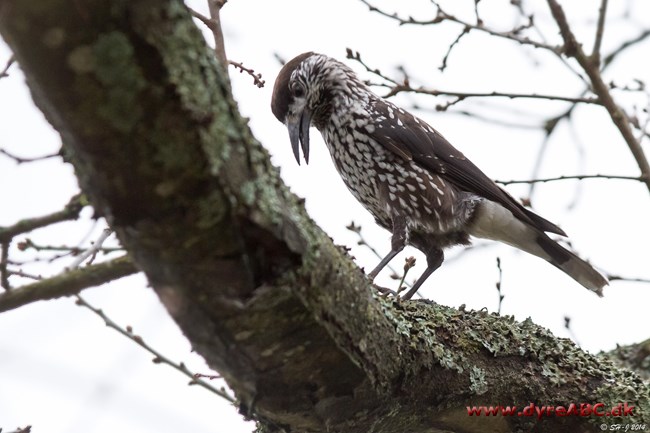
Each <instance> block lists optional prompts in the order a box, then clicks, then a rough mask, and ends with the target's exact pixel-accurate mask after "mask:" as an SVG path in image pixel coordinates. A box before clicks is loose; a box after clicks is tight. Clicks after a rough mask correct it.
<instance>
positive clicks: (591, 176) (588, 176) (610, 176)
mask: <svg viewBox="0 0 650 433" xmlns="http://www.w3.org/2000/svg"><path fill="white" fill-rule="evenodd" d="M571 179H573V180H583V179H619V180H636V181H639V182H645V180H646V176H619V175H614V174H576V175H572V176H557V177H546V178H542V179H523V180H496V179H495V180H494V181H495V182H496V183H500V184H501V185H513V184H518V183H544V182H554V181H558V180H571Z"/></svg>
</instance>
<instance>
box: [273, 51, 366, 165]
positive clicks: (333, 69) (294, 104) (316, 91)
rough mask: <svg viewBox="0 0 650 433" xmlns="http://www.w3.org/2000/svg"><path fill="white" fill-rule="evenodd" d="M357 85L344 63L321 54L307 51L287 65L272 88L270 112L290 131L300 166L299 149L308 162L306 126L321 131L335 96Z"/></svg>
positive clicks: (307, 131) (335, 103) (353, 75)
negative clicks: (353, 84) (312, 126)
mask: <svg viewBox="0 0 650 433" xmlns="http://www.w3.org/2000/svg"><path fill="white" fill-rule="evenodd" d="M349 83H359V85H361V86H363V85H362V84H361V83H360V82H359V81H358V80H357V78H356V76H355V74H354V72H353V71H352V70H351V69H350V68H348V67H347V66H346V65H344V64H343V63H341V62H339V61H338V60H335V59H333V58H331V57H328V56H325V55H323V54H316V53H313V52H307V53H303V54H300V55H299V56H296V57H295V58H293V59H292V60H290V61H289V62H287V63H286V64H285V65H284V66H283V67H282V69H281V70H280V73H279V74H278V77H277V78H276V80H275V85H274V87H273V97H272V99H271V109H272V110H273V114H274V115H275V117H277V118H278V120H279V121H280V122H282V123H284V124H285V125H286V126H287V128H288V130H289V139H290V140H291V148H292V149H293V154H294V156H295V157H296V161H298V164H300V150H299V149H300V147H302V152H303V155H304V158H305V162H306V163H309V127H310V125H311V124H313V125H314V126H316V127H317V128H319V129H321V128H322V127H323V126H324V125H325V123H326V122H327V119H328V118H329V117H330V115H331V111H332V109H333V107H334V106H336V105H337V103H338V102H337V98H336V96H337V95H338V94H340V93H341V91H348V90H349Z"/></svg>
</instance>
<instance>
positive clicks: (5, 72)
mask: <svg viewBox="0 0 650 433" xmlns="http://www.w3.org/2000/svg"><path fill="white" fill-rule="evenodd" d="M15 61H16V58H15V57H14V55H13V54H12V55H11V57H9V60H7V63H6V64H5V67H4V68H3V69H2V71H0V78H4V77H8V76H9V68H10V67H11V65H13V64H14V62H15Z"/></svg>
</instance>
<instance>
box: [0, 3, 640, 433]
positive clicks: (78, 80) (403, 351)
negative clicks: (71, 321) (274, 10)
mask: <svg viewBox="0 0 650 433" xmlns="http://www.w3.org/2000/svg"><path fill="white" fill-rule="evenodd" d="M0 31H1V32H2V35H3V37H4V38H5V40H6V41H7V42H8V43H9V44H10V46H11V47H12V49H13V50H14V53H15V55H16V59H17V60H18V62H19V63H20V65H21V67H22V69H23V71H24V72H25V74H26V76H27V82H28V85H29V86H30V89H31V91H32V95H33V97H34V101H35V102H36V104H37V105H38V106H39V107H40V109H41V110H42V111H43V113H44V114H45V115H46V117H47V119H48V120H49V121H50V122H51V123H52V125H53V126H54V127H55V128H56V129H57V130H58V131H59V133H60V134H61V137H62V139H63V143H64V145H63V146H64V151H65V153H66V155H67V156H68V157H69V159H70V161H71V162H72V163H73V165H74V167H75V172H76V174H77V177H78V179H79V183H80V185H81V188H82V189H83V191H84V192H85V193H86V194H87V195H88V197H89V198H90V200H91V202H92V204H93V206H94V207H95V209H96V211H97V212H98V213H99V214H101V215H103V216H105V217H106V218H107V219H108V221H109V222H110V224H111V226H112V227H113V228H114V229H115V231H116V232H117V234H118V236H119V238H120V241H121V242H122V244H123V245H124V246H125V247H126V248H127V250H128V251H129V254H130V255H131V257H132V259H133V261H134V262H135V263H136V265H137V266H138V268H140V269H142V270H143V271H144V272H145V273H146V275H147V277H148V278H149V281H150V282H151V284H152V286H153V288H154V290H155V291H156V292H157V293H158V295H159V296H160V299H161V300H162V302H163V303H164V304H165V306H166V307H167V309H168V311H169V314H170V315H171V316H172V317H173V318H174V319H175V320H176V322H177V323H178V325H179V326H180V327H181V329H182V330H183V332H184V333H185V335H186V336H187V338H188V339H189V340H190V342H191V343H192V345H193V347H194V349H195V350H196V351H197V352H198V353H199V354H201V355H202V356H203V357H204V358H205V359H206V361H207V362H208V364H209V365H210V366H211V367H213V368H214V369H216V370H217V371H219V372H220V373H221V374H223V376H224V377H225V378H226V380H227V381H228V383H229V385H230V386H231V387H232V388H233V389H234V390H235V392H236V394H237V397H238V399H239V401H240V405H241V409H242V411H243V412H244V414H245V415H247V416H250V417H253V418H255V419H257V420H259V421H260V429H261V430H265V431H279V430H282V429H284V430H286V431H297V432H325V431H334V432H337V431H338V432H431V431H458V432H486V431H494V432H507V431H540V432H546V431H549V432H578V431H601V429H600V427H599V425H600V424H601V423H602V422H603V421H605V422H610V423H611V422H615V423H631V422H637V423H643V422H645V423H648V424H650V419H649V417H650V415H649V411H648V409H649V408H648V405H649V403H648V401H649V398H650V389H649V387H648V384H647V383H645V382H643V381H642V380H641V379H640V378H639V377H638V376H637V375H636V374H634V373H633V372H631V371H628V370H625V369H622V368H617V367H614V365H613V364H611V363H610V362H608V361H606V360H605V359H604V358H601V357H598V356H594V355H589V354H586V353H584V352H582V351H581V350H579V349H578V348H577V347H575V346H574V345H573V344H572V343H571V342H570V341H568V340H564V339H557V338H555V337H554V336H552V335H551V334H550V333H549V332H548V331H546V330H544V329H542V328H540V327H538V326H536V325H534V324H532V323H531V322H530V321H525V322H523V323H519V322H516V321H514V320H513V319H512V318H510V317H498V316H496V315H493V314H484V313H482V312H469V311H464V310H460V311H459V310H455V309H451V308H447V307H442V306H439V305H436V304H433V303H426V302H402V303H400V302H396V301H392V300H386V299H382V298H377V297H375V296H374V295H373V289H372V288H371V287H370V285H369V283H368V281H367V279H366V278H365V277H364V275H363V273H362V272H361V271H360V270H359V269H358V268H357V267H356V266H355V265H354V264H353V263H352V261H351V260H350V258H349V257H348V256H347V255H346V253H345V252H344V251H343V250H342V249H341V248H339V247H337V246H335V245H333V244H332V242H331V240H330V239H329V238H328V237H327V235H326V234H324V233H323V232H322V231H321V230H320V229H319V228H318V227H317V226H316V225H315V224H314V223H313V221H311V220H310V219H309V217H308V216H307V215H306V213H305V210H304V208H303V206H302V204H301V202H300V200H299V199H297V198H296V197H295V196H294V195H292V194H291V193H290V192H289V190H288V188H287V187H286V186H285V185H284V184H283V183H282V181H281V179H280V177H279V175H278V170H277V169H276V168H274V167H273V166H272V165H271V164H270V162H269V157H268V154H267V152H266V151H265V150H264V148H263V147H262V146H261V145H260V144H259V143H258V142H257V141H256V140H255V138H254V137H253V136H252V134H251V133H250V131H249V129H248V127H247V124H246V121H245V120H244V119H243V118H242V117H241V116H240V115H239V112H238V109H237V105H236V103H235V102H234V101H233V99H232V95H231V93H230V86H229V82H228V78H227V75H226V73H225V72H224V69H223V68H222V67H221V65H218V64H217V63H216V61H215V58H214V55H213V53H211V52H210V50H209V49H208V47H207V46H206V44H205V42H204V40H203V37H202V35H201V33H200V31H199V30H198V29H197V28H196V27H195V25H194V23H193V22H192V20H191V17H190V14H189V12H188V11H187V9H186V8H185V6H184V5H183V3H182V2H181V1H177V0H113V1H110V2H106V1H100V0H87V1H78V0H77V1H73V0H49V1H48V0H43V1H39V2H28V1H21V0H2V1H0ZM522 290H524V288H522ZM624 401H627V402H628V403H630V404H633V405H635V406H637V410H636V411H635V417H634V418H626V419H611V418H608V419H603V418H594V417H591V418H589V417H587V418H582V417H577V416H572V417H563V418H559V417H548V418H545V419H543V420H541V421H539V420H537V419H535V418H527V417H500V416H499V417H470V416H468V415H467V411H466V406H472V405H488V406H489V405H497V404H503V405H518V406H521V407H522V408H523V406H525V405H527V404H529V403H530V402H535V403H538V404H540V405H541V404H544V405H568V404H570V403H581V402H587V403H597V402H603V403H605V404H607V405H609V404H612V405H614V404H616V403H618V402H624ZM215 428H216V424H215Z"/></svg>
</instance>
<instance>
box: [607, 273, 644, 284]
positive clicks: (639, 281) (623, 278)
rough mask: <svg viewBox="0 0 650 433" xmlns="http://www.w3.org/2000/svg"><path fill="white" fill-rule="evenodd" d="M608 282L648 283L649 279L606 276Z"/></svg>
mask: <svg viewBox="0 0 650 433" xmlns="http://www.w3.org/2000/svg"><path fill="white" fill-rule="evenodd" d="M607 279H608V280H609V281H627V282H630V283H650V278H634V277H623V276H621V275H612V274H607Z"/></svg>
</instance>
